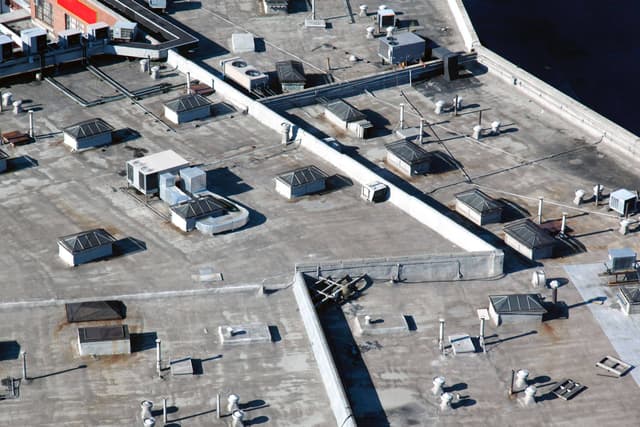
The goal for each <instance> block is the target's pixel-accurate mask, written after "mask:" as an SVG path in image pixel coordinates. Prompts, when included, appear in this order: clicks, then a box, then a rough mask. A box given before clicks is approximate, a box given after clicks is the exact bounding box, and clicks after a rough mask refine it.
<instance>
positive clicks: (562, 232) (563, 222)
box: [560, 212, 567, 236]
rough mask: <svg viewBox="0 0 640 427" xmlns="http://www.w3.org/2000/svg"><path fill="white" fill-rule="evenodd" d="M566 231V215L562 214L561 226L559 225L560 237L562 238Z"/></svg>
mask: <svg viewBox="0 0 640 427" xmlns="http://www.w3.org/2000/svg"><path fill="white" fill-rule="evenodd" d="M566 230H567V213H566V212H562V224H561V225H560V235H561V236H564V235H565V231H566Z"/></svg>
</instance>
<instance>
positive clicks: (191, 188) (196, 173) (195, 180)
mask: <svg viewBox="0 0 640 427" xmlns="http://www.w3.org/2000/svg"><path fill="white" fill-rule="evenodd" d="M180 178H182V181H183V183H184V190H185V191H187V192H189V193H198V192H200V191H204V190H206V189H207V174H206V172H205V171H203V170H202V169H200V168H184V169H180Z"/></svg>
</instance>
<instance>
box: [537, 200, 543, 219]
mask: <svg viewBox="0 0 640 427" xmlns="http://www.w3.org/2000/svg"><path fill="white" fill-rule="evenodd" d="M543 207H544V197H538V224H542V208H543Z"/></svg>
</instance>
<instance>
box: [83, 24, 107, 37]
mask: <svg viewBox="0 0 640 427" xmlns="http://www.w3.org/2000/svg"><path fill="white" fill-rule="evenodd" d="M87 37H88V38H89V40H91V41H94V40H107V39H108V38H109V26H108V25H107V24H105V23H104V22H96V23H95V24H91V25H87Z"/></svg>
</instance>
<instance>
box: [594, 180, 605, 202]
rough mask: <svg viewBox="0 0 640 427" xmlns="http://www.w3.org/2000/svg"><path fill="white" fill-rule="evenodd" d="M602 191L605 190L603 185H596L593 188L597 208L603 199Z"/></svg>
mask: <svg viewBox="0 0 640 427" xmlns="http://www.w3.org/2000/svg"><path fill="white" fill-rule="evenodd" d="M602 190H604V187H603V186H602V184H596V185H595V186H594V187H593V197H594V199H595V205H596V206H598V203H600V199H602Z"/></svg>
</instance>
